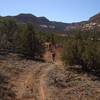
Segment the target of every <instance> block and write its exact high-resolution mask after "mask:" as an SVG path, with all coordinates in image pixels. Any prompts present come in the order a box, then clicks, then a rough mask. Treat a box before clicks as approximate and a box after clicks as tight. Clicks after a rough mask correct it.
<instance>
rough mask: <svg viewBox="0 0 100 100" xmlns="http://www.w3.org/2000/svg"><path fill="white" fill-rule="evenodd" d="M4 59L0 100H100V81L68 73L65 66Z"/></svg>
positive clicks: (0, 67) (14, 57)
mask: <svg viewBox="0 0 100 100" xmlns="http://www.w3.org/2000/svg"><path fill="white" fill-rule="evenodd" d="M1 58H2V59H0V100H100V81H99V80H96V78H95V77H94V76H89V75H88V74H86V73H77V72H75V71H71V70H69V69H68V70H65V69H64V67H63V65H62V64H61V62H60V63H59V59H58V60H57V61H58V62H56V64H55V63H51V62H49V61H48V62H45V63H43V62H38V61H33V60H28V59H21V58H20V57H18V56H17V54H9V55H7V56H5V57H1Z"/></svg>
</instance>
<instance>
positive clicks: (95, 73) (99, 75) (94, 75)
mask: <svg viewBox="0 0 100 100" xmlns="http://www.w3.org/2000/svg"><path fill="white" fill-rule="evenodd" d="M67 70H69V71H72V72H74V73H77V74H87V75H88V76H89V77H91V79H92V80H94V81H95V80H98V81H100V70H92V71H88V70H87V71H86V70H83V69H82V67H81V66H75V67H74V66H71V67H69V68H68V69H67Z"/></svg>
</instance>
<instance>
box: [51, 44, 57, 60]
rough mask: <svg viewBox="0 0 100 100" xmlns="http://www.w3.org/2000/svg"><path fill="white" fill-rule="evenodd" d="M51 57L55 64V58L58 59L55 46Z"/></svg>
mask: <svg viewBox="0 0 100 100" xmlns="http://www.w3.org/2000/svg"><path fill="white" fill-rule="evenodd" d="M51 56H52V62H55V61H56V60H55V58H56V48H55V46H52V48H51Z"/></svg>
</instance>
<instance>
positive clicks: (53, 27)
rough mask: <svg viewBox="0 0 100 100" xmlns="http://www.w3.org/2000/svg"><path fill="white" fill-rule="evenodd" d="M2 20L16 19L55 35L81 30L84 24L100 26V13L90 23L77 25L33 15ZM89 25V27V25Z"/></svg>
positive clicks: (85, 23) (78, 23)
mask: <svg viewBox="0 0 100 100" xmlns="http://www.w3.org/2000/svg"><path fill="white" fill-rule="evenodd" d="M0 18H9V19H15V20H16V21H17V22H18V23H28V22H30V23H32V24H33V25H34V27H35V29H38V30H37V31H45V32H55V33H66V32H67V31H68V30H71V29H77V28H80V27H81V25H82V24H84V28H85V27H87V26H89V27H90V26H91V25H92V23H93V25H94V23H96V24H98V25H99V24H100V13H98V14H96V15H95V16H93V17H91V18H90V19H89V20H88V21H83V22H77V23H63V22H56V21H50V20H49V19H47V18H46V17H37V16H34V15H32V14H23V13H22V14H19V15H17V16H5V17H0ZM87 23H88V25H87Z"/></svg>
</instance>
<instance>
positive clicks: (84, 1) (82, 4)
mask: <svg viewBox="0 0 100 100" xmlns="http://www.w3.org/2000/svg"><path fill="white" fill-rule="evenodd" d="M99 12H100V0H0V15H2V16H5V15H17V14H19V13H32V14H34V15H36V16H45V17H47V18H48V19H49V20H53V21H63V22H67V23H69V22H70V23H71V22H78V21H83V20H88V19H89V17H91V16H93V15H95V14H96V13H99Z"/></svg>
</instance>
